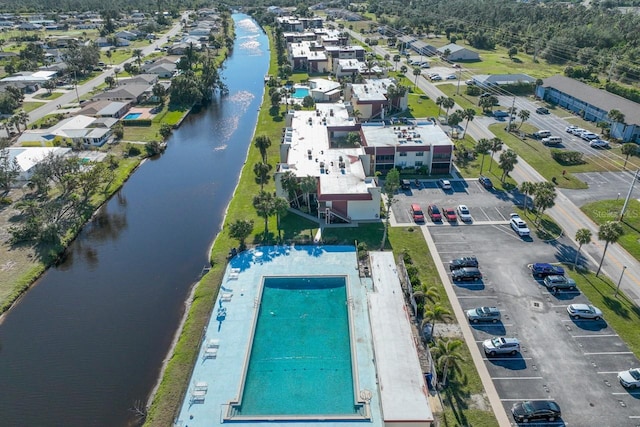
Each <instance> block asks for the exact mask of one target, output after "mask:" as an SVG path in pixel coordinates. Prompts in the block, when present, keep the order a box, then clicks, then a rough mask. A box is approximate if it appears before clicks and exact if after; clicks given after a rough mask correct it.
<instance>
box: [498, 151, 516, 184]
mask: <svg viewBox="0 0 640 427" xmlns="http://www.w3.org/2000/svg"><path fill="white" fill-rule="evenodd" d="M517 163H518V155H517V154H516V152H515V151H513V150H512V149H510V148H507V149H506V150H505V151H503V152H502V154H500V161H499V162H498V164H499V165H500V168H501V169H502V176H501V177H500V181H502V182H503V183H504V180H505V179H506V178H507V176H508V175H509V173H510V172H511V171H512V170H513V169H514V168H515V166H516V164H517Z"/></svg>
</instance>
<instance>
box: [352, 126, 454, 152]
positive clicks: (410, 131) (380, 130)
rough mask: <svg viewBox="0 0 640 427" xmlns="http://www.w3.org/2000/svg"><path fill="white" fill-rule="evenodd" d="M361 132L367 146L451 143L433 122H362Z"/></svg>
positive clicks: (417, 145)
mask: <svg viewBox="0 0 640 427" xmlns="http://www.w3.org/2000/svg"><path fill="white" fill-rule="evenodd" d="M362 133H363V134H364V139H365V141H364V142H365V143H366V145H367V146H369V147H395V146H398V145H400V146H416V147H419V146H425V147H428V146H435V145H453V143H452V142H451V140H450V139H449V137H448V136H447V134H446V133H445V132H444V131H443V130H442V129H440V127H439V126H438V125H436V124H435V123H433V122H429V124H419V125H409V126H405V125H402V126H387V125H384V124H377V123H375V124H368V123H367V124H363V125H362Z"/></svg>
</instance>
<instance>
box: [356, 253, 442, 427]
mask: <svg viewBox="0 0 640 427" xmlns="http://www.w3.org/2000/svg"><path fill="white" fill-rule="evenodd" d="M369 259H370V261H371V276H372V278H373V289H374V292H372V293H370V294H369V319H370V321H371V331H372V336H373V352H374V354H375V359H376V367H377V373H378V388H379V390H380V402H381V404H382V416H383V419H384V421H385V422H392V421H400V422H408V421H413V422H422V421H423V422H425V423H428V422H430V421H433V413H432V412H431V408H430V406H429V400H428V398H427V394H428V391H427V385H426V383H425V379H424V376H423V372H422V369H421V367H420V360H419V359H418V351H417V348H416V345H415V342H414V337H413V332H412V330H411V325H410V321H409V315H408V313H407V310H406V306H405V302H404V296H403V294H402V287H401V286H400V281H399V280H398V274H397V270H396V263H395V259H394V258H393V253H392V252H369Z"/></svg>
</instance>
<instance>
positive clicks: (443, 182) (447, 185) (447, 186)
mask: <svg viewBox="0 0 640 427" xmlns="http://www.w3.org/2000/svg"><path fill="white" fill-rule="evenodd" d="M438 185H439V186H440V188H442V189H443V190H451V181H449V180H448V179H439V180H438Z"/></svg>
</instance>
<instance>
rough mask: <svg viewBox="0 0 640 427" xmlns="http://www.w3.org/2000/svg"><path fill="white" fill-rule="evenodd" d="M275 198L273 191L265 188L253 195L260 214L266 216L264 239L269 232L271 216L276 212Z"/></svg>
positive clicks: (255, 206)
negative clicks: (270, 191)
mask: <svg viewBox="0 0 640 427" xmlns="http://www.w3.org/2000/svg"><path fill="white" fill-rule="evenodd" d="M275 199H276V197H275V196H274V195H273V193H269V192H267V191H264V190H260V193H258V194H257V195H256V196H254V197H253V207H254V208H255V210H256V212H257V213H258V215H260V216H261V217H262V218H264V240H266V239H267V235H268V234H269V217H270V216H271V215H273V214H274V207H275Z"/></svg>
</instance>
